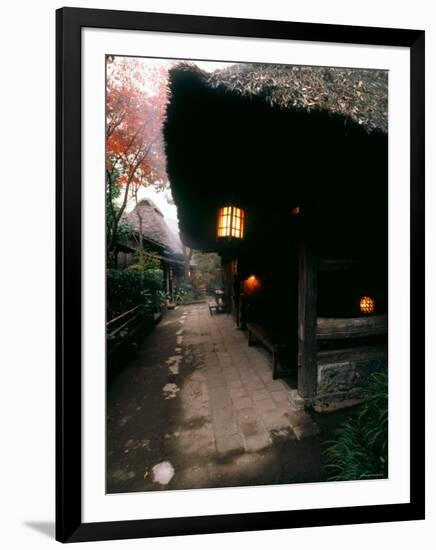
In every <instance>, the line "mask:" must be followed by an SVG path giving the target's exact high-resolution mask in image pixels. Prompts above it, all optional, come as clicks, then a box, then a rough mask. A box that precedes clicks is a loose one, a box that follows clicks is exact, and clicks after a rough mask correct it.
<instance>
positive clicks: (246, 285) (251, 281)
mask: <svg viewBox="0 0 436 550" xmlns="http://www.w3.org/2000/svg"><path fill="white" fill-rule="evenodd" d="M261 289H262V283H261V282H260V279H259V278H258V277H257V276H256V275H250V276H249V277H247V278H246V279H245V280H244V282H243V290H244V294H245V295H246V296H252V295H253V294H256V293H257V292H259V291H260V290H261Z"/></svg>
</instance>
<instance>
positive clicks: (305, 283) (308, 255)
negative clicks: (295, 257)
mask: <svg viewBox="0 0 436 550" xmlns="http://www.w3.org/2000/svg"><path fill="white" fill-rule="evenodd" d="M298 270H299V276H298V393H299V394H300V395H301V397H304V398H306V397H313V396H314V395H315V394H316V386H317V378H318V366H317V343H316V321H317V315H316V305H317V286H318V285H317V279H318V273H317V271H318V261H317V257H316V255H315V253H314V250H313V248H312V245H311V243H310V241H309V240H307V239H304V238H303V239H302V240H301V241H300V247H299V262H298Z"/></svg>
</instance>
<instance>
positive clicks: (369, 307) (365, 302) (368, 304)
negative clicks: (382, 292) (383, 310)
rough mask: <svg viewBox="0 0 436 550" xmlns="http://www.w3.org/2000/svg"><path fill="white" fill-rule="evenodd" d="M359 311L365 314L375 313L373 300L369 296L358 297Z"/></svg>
mask: <svg viewBox="0 0 436 550" xmlns="http://www.w3.org/2000/svg"><path fill="white" fill-rule="evenodd" d="M360 313H364V314H366V315H368V314H371V313H375V300H374V298H371V296H362V297H361V298H360Z"/></svg>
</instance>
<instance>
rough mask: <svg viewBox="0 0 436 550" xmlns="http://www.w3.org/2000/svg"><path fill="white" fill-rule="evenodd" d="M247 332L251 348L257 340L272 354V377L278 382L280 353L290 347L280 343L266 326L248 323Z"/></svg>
mask: <svg viewBox="0 0 436 550" xmlns="http://www.w3.org/2000/svg"><path fill="white" fill-rule="evenodd" d="M247 330H248V345H249V346H252V345H253V344H254V342H255V340H258V341H259V342H261V343H262V344H263V345H264V346H265V347H266V349H267V350H268V351H270V352H271V356H272V367H273V372H272V377H273V380H276V379H277V378H278V373H277V371H278V368H277V367H278V357H279V355H280V352H281V351H283V350H285V349H287V348H288V347H289V345H288V344H286V343H284V342H278V341H277V340H276V339H275V338H274V337H273V335H272V334H271V333H270V332H269V331H268V330H267V329H266V328H265V327H264V326H262V325H259V324H258V323H252V322H248V323H247Z"/></svg>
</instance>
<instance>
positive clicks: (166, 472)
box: [152, 461, 176, 485]
mask: <svg viewBox="0 0 436 550" xmlns="http://www.w3.org/2000/svg"><path fill="white" fill-rule="evenodd" d="M152 472H153V481H154V483H159V484H160V485H168V483H169V482H170V481H171V480H172V479H173V477H174V474H175V473H176V472H175V470H174V468H173V465H172V464H171V462H168V461H164V462H160V463H159V464H156V465H155V466H153V468H152Z"/></svg>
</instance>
